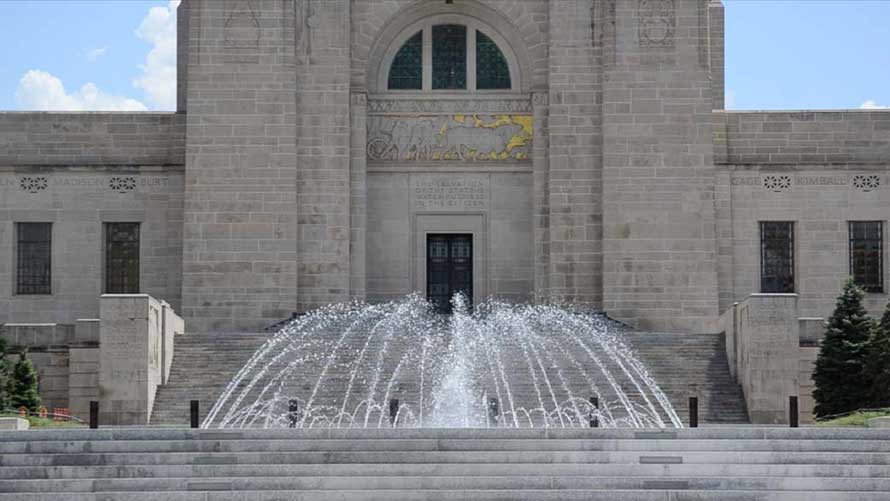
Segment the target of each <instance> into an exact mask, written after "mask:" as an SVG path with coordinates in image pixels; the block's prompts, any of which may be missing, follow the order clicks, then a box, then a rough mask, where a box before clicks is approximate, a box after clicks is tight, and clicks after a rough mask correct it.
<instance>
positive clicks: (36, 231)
mask: <svg viewBox="0 0 890 501" xmlns="http://www.w3.org/2000/svg"><path fill="white" fill-rule="evenodd" d="M16 234H17V246H16V248H17V254H16V293H17V294H52V223H18V224H17V225H16Z"/></svg>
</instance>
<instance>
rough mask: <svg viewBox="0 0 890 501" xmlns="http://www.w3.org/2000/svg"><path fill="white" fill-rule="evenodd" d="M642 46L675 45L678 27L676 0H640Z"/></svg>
mask: <svg viewBox="0 0 890 501" xmlns="http://www.w3.org/2000/svg"><path fill="white" fill-rule="evenodd" d="M638 14H639V34H640V47H673V46H674V34H675V32H676V29H677V13H676V9H675V5H674V0H639V6H638Z"/></svg>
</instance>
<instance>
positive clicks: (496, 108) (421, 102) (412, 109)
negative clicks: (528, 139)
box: [368, 97, 532, 115]
mask: <svg viewBox="0 0 890 501" xmlns="http://www.w3.org/2000/svg"><path fill="white" fill-rule="evenodd" d="M531 111H532V106H531V101H530V100H529V99H528V98H519V99H396V98H386V97H373V98H370V99H368V113H370V114H387V113H425V114H426V113H429V114H436V113H441V114H448V115H453V114H468V115H472V114H477V113H490V114H498V113H531Z"/></svg>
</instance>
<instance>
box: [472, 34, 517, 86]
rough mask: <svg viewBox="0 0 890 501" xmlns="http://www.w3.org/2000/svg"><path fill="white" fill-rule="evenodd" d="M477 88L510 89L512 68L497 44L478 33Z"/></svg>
mask: <svg viewBox="0 0 890 501" xmlns="http://www.w3.org/2000/svg"><path fill="white" fill-rule="evenodd" d="M476 88H477V89H509V88H510V67H509V65H507V59H506V58H504V54H503V53H502V52H501V49H499V48H498V46H497V44H495V43H494V41H492V39H490V38H488V37H487V36H485V34H483V33H482V32H481V31H476Z"/></svg>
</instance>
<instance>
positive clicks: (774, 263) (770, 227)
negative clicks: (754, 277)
mask: <svg viewBox="0 0 890 501" xmlns="http://www.w3.org/2000/svg"><path fill="white" fill-rule="evenodd" d="M760 291H761V292H765V293H790V292H794V223H793V222H789V221H770V222H761V223H760Z"/></svg>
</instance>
